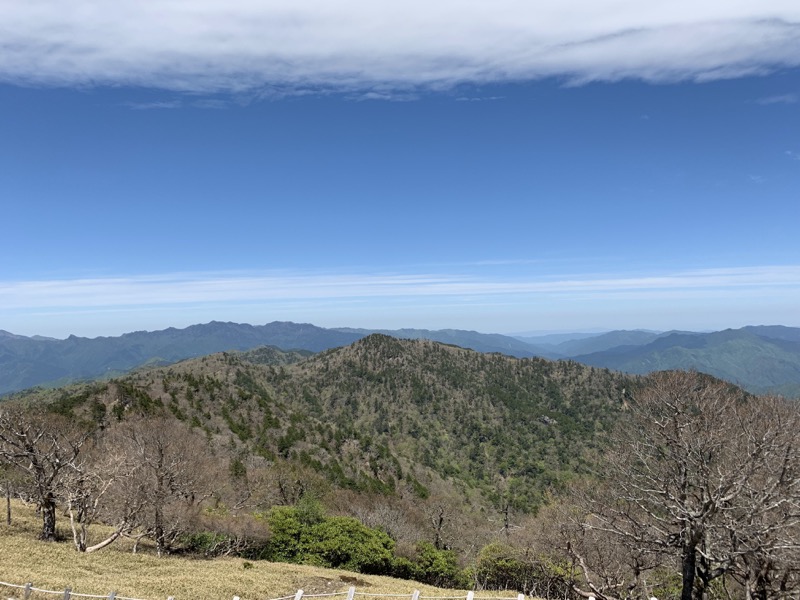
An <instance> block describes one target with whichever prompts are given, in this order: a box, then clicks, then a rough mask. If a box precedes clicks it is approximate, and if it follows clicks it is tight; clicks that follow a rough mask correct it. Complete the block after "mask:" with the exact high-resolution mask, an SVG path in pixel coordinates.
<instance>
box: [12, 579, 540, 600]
mask: <svg viewBox="0 0 800 600" xmlns="http://www.w3.org/2000/svg"><path fill="white" fill-rule="evenodd" d="M0 587H3V588H11V589H15V590H21V592H19V593H21V596H20V598H21V600H29V599H30V597H31V594H32V593H33V592H36V593H39V594H50V595H54V596H60V597H61V600H72V599H73V598H99V599H101V600H147V599H145V598H128V597H126V596H118V595H117V592H109V593H108V594H105V595H98V594H79V593H76V592H73V591H72V588H65V589H63V590H45V589H41V588H36V587H33V584H32V583H26V584H24V585H17V584H14V583H6V582H5V581H0ZM333 596H344V597H346V600H355V597H356V596H363V597H365V598H367V597H368V598H408V599H409V600H476V599H475V592H467V595H466V596H421V595H420V591H419V590H414V591H413V592H412V593H410V594H369V593H366V592H357V591H356V588H354V587H351V588H350V589H349V590H347V591H346V592H334V593H327V594H306V593H305V592H303V590H297V592H296V593H295V594H294V595H292V596H281V597H278V598H270V599H269V600H306V599H308V598H330V597H333ZM6 598H8V600H18V599H17V598H11V597H8V596H6ZM167 600H175V597H174V596H169V597H168V598H167ZM233 600H241V598H240V597H239V596H234V597H233ZM480 600H525V595H524V594H517V595H516V596H512V597H505V598H503V597H484V596H481V598H480Z"/></svg>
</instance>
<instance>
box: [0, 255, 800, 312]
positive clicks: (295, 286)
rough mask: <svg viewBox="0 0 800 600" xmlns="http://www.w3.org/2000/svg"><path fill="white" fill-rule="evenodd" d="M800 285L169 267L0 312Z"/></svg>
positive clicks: (676, 292) (758, 273) (704, 272)
mask: <svg viewBox="0 0 800 600" xmlns="http://www.w3.org/2000/svg"><path fill="white" fill-rule="evenodd" d="M781 289H782V290H784V291H785V292H786V293H791V294H793V295H794V296H795V297H796V296H797V294H798V292H800V266H765V267H746V268H744V267H742V268H729V269H701V270H693V271H684V272H676V273H666V274H659V275H648V276H605V277H603V276H597V275H593V276H560V277H552V276H551V277H527V278H522V277H517V278H485V277H479V276H475V275H461V274H431V273H419V274H372V275H364V274H355V273H354V274H347V273H342V274H335V275H329V274H325V275H321V274H313V273H309V274H284V273H267V274H224V273H223V274H166V275H153V276H140V277H131V278H121V277H120V278H106V279H101V278H97V279H75V280H51V281H18V282H0V311H10V310H20V309H22V310H31V309H42V308H59V307H61V308H68V307H76V308H79V307H80V308H86V307H114V306H158V305H171V304H202V303H217V302H265V301H284V300H303V301H305V300H333V299H335V300H341V299H357V298H395V299H396V298H435V297H459V298H480V297H492V296H497V295H502V296H505V297H509V296H523V297H532V296H539V295H549V296H553V295H556V296H575V295H580V296H597V297H600V296H604V295H609V294H611V295H614V296H620V297H621V296H625V297H628V298H631V299H632V298H639V299H642V298H654V297H667V296H669V297H676V296H698V295H702V296H709V297H713V296H715V295H719V294H722V296H725V295H727V294H729V293H730V291H731V290H736V294H737V295H738V296H740V297H741V296H742V295H745V294H754V295H755V296H763V295H764V294H767V293H779V292H777V291H776V290H781Z"/></svg>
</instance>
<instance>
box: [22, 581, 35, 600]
mask: <svg viewBox="0 0 800 600" xmlns="http://www.w3.org/2000/svg"><path fill="white" fill-rule="evenodd" d="M32 587H33V584H32V583H26V584H25V591H24V592H22V598H23V599H24V600H28V599H29V598H30V597H31V588H32Z"/></svg>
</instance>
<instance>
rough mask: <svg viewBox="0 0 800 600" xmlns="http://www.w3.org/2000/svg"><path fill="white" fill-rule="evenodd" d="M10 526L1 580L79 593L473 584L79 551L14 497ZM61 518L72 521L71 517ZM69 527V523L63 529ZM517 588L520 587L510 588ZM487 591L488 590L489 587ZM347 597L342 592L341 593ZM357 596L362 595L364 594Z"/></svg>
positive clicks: (404, 589)
mask: <svg viewBox="0 0 800 600" xmlns="http://www.w3.org/2000/svg"><path fill="white" fill-rule="evenodd" d="M13 519H14V520H13V523H12V525H11V527H8V526H6V525H5V523H3V524H0V581H5V582H7V583H12V584H17V585H22V584H24V583H26V582H32V583H33V585H34V587H37V588H42V589H47V590H62V591H63V590H64V589H65V588H67V587H69V588H71V589H72V591H73V592H74V593H81V594H97V595H101V594H108V593H109V592H111V591H112V590H113V591H116V592H117V594H118V595H120V596H126V597H133V598H143V599H145V600H159V599H161V600H163V599H165V598H167V597H168V596H174V597H175V598H176V600H212V599H213V600H225V599H226V598H227V599H230V598H233V597H234V596H240V597H241V598H242V600H266V599H268V598H279V597H283V596H290V595H293V594H294V593H295V592H296V591H297V590H298V589H302V590H304V591H305V592H306V593H307V594H319V593H332V592H346V591H347V589H348V588H349V587H350V586H351V585H354V586H356V589H357V591H358V592H359V593H371V594H372V593H386V594H409V596H410V594H411V593H412V592H413V590H415V589H418V590H420V591H421V592H422V595H424V596H429V595H430V596H459V595H461V596H465V595H466V592H463V593H462V592H458V591H454V590H441V589H437V588H433V587H431V586H424V585H421V584H419V583H416V582H413V581H405V580H400V579H392V578H390V577H378V576H373V575H362V574H358V573H349V572H346V571H337V570H331V569H321V568H317V567H310V566H304V565H290V564H284V563H271V562H266V561H251V563H250V564H251V565H252V566H250V567H247V568H246V567H245V563H246V562H247V561H244V560H242V559H236V558H226V559H214V560H196V559H187V558H182V557H164V558H158V557H156V556H155V555H154V554H151V553H149V552H141V551H140V553H138V554H132V553H131V552H130V547H131V546H130V543H128V542H125V541H122V542H121V543H120V542H118V543H117V544H114V545H112V546H110V547H108V548H105V549H103V550H100V551H98V552H95V553H92V554H81V553H79V552H76V551H75V549H74V547H73V546H72V543H71V540H67V541H64V542H59V543H48V542H41V541H38V540H37V539H36V535H37V533H38V531H39V528H40V523H39V521H38V520H37V518H36V515H35V514H34V511H33V509H32V508H31V507H26V506H24V505H22V504H20V503H16V504H14V507H13ZM62 525H64V526H66V524H65V523H62ZM64 533H65V534H66V533H67V532H66V531H65V532H64ZM505 595H507V596H513V595H514V594H505ZM487 596H488V595H487ZM11 597H15V598H19V597H21V593H20V590H15V589H10V588H7V587H4V586H0V598H2V599H5V598H11ZM60 597H61V596H54V595H45V594H34V595H33V596H31V598H32V599H34V598H35V599H36V600H44V599H47V600H53V599H55V598H60ZM340 598H343V597H340ZM357 598H358V596H357Z"/></svg>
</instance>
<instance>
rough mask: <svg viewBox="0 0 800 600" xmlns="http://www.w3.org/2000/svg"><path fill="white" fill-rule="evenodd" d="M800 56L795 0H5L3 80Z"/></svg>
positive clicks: (645, 71) (335, 76)
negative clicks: (666, 0) (755, 0)
mask: <svg viewBox="0 0 800 600" xmlns="http://www.w3.org/2000/svg"><path fill="white" fill-rule="evenodd" d="M798 65H800V3H798V2H796V1H795V0H763V1H761V2H752V1H751V0H704V1H702V2H697V1H696V0H692V1H689V0H673V1H672V2H641V1H634V0H542V1H539V2H531V1H530V0H492V1H491V2H489V1H487V0H483V1H480V0H437V2H428V1H423V0H403V1H402V2H400V1H399V0H386V1H382V2H375V1H373V0H337V1H336V2H330V1H323V0H225V2H222V1H221V0H192V1H188V0H153V1H147V2H144V1H142V0H115V1H113V2H108V1H102V0H71V2H70V3H69V8H68V9H65V5H64V3H63V2H61V1H59V0H28V1H25V2H2V3H0V79H2V80H5V81H8V82H14V83H26V84H36V85H41V84H44V85H64V86H74V85H81V86H85V85H142V86H148V87H156V88H164V89H170V90H180V91H195V92H250V93H264V94H268V95H273V94H282V93H298V92H302V91H305V92H308V91H309V90H311V91H325V90H332V91H348V92H353V91H362V92H365V91H369V90H375V93H377V94H387V95H389V96H390V97H396V92H397V91H399V90H409V89H414V88H420V87H423V88H424V87H428V88H441V87H449V86H452V85H454V84H458V83H463V82H476V83H483V82H494V81H504V80H526V79H535V78H540V77H547V76H563V77H566V78H568V79H569V80H572V81H575V82H582V81H589V80H617V79H621V78H628V77H633V78H641V79H645V80H648V81H673V80H680V79H694V80H705V79H714V78H726V77H737V76H741V75H745V74H758V73H764V72H768V71H770V70H772V69H775V68H782V67H794V66H798Z"/></svg>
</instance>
